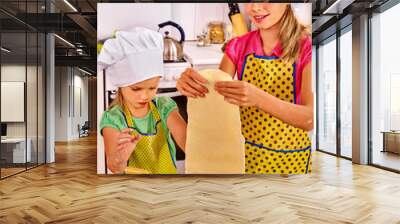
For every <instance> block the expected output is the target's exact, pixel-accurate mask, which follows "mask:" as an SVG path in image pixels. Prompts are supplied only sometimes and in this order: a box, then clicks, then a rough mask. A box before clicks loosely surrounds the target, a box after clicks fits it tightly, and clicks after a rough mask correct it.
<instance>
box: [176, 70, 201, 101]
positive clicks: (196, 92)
mask: <svg viewBox="0 0 400 224" xmlns="http://www.w3.org/2000/svg"><path fill="white" fill-rule="evenodd" d="M206 83H207V80H206V79H205V78H203V76H201V75H200V74H199V73H197V72H196V71H195V70H193V69H192V68H187V69H186V70H185V71H184V72H183V73H182V74H181V77H180V78H179V79H178V81H177V82H176V88H177V89H178V91H179V92H181V93H182V94H183V95H185V96H188V97H193V98H197V97H205V94H206V93H208V89H207V88H206V87H205V86H204V85H203V84H206Z"/></svg>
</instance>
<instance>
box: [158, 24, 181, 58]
mask: <svg viewBox="0 0 400 224" xmlns="http://www.w3.org/2000/svg"><path fill="white" fill-rule="evenodd" d="M165 26H173V27H175V28H176V29H178V31H179V33H180V35H181V39H180V40H179V41H177V40H175V39H174V38H172V37H170V36H168V35H169V32H168V31H166V32H165V36H164V53H163V58H164V61H180V60H182V59H183V42H184V41H185V32H184V31H183V29H182V27H181V26H179V25H178V24H176V23H175V22H172V21H167V22H164V23H160V24H158V28H159V29H158V31H160V29H161V28H163V27H165Z"/></svg>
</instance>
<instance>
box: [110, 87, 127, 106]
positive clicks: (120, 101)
mask: <svg viewBox="0 0 400 224" xmlns="http://www.w3.org/2000/svg"><path fill="white" fill-rule="evenodd" d="M116 95H117V96H116V97H115V99H114V100H113V101H112V102H111V104H110V106H108V109H111V108H113V107H114V106H120V107H123V105H124V97H123V96H122V92H121V88H118V89H117V94H116Z"/></svg>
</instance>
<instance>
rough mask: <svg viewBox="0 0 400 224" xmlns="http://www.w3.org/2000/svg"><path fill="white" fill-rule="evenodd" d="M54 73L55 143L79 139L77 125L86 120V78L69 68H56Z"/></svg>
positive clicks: (74, 69)
mask: <svg viewBox="0 0 400 224" xmlns="http://www.w3.org/2000/svg"><path fill="white" fill-rule="evenodd" d="M55 73H56V75H55V76H56V77H55V79H56V81H55V86H56V88H55V89H56V91H55V124H56V126H55V132H56V133H55V141H70V140H73V139H77V138H79V133H78V124H80V125H81V126H82V125H83V124H84V122H85V121H87V120H88V78H87V77H85V76H83V73H82V72H80V71H79V70H77V69H76V68H71V67H56V71H55ZM79 89H80V93H78V92H79V91H77V90H79ZM79 94H80V97H79ZM79 100H80V101H81V102H79ZM79 105H80V106H82V108H81V109H82V114H81V113H80V111H79Z"/></svg>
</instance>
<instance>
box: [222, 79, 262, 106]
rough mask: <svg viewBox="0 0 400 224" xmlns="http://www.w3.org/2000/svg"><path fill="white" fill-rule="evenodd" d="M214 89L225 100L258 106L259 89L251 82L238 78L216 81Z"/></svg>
mask: <svg viewBox="0 0 400 224" xmlns="http://www.w3.org/2000/svg"><path fill="white" fill-rule="evenodd" d="M215 90H216V91H217V92H218V93H219V94H221V95H223V96H224V99H225V100H226V101H227V102H229V103H231V104H235V105H238V106H258V102H259V95H260V94H259V93H260V91H261V90H260V89H258V88H257V87H256V86H254V85H253V84H250V83H248V82H245V81H238V80H234V81H220V82H216V83H215Z"/></svg>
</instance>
